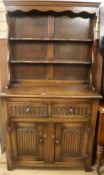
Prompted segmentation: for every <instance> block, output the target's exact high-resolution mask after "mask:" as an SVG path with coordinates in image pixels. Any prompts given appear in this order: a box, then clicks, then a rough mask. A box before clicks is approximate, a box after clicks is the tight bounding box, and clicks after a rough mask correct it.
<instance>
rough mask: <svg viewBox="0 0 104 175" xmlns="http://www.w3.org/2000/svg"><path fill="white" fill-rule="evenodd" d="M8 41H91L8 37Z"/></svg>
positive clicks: (89, 40) (84, 40)
mask: <svg viewBox="0 0 104 175" xmlns="http://www.w3.org/2000/svg"><path fill="white" fill-rule="evenodd" d="M9 40H10V41H66V42H91V43H92V42H93V40H92V39H73V38H71V39H66V38H14V37H10V38H9Z"/></svg>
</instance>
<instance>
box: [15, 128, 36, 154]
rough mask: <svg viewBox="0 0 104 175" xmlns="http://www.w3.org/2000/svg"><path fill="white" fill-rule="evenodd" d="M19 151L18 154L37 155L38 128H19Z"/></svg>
mask: <svg viewBox="0 0 104 175" xmlns="http://www.w3.org/2000/svg"><path fill="white" fill-rule="evenodd" d="M17 151H18V155H21V156H22V155H36V154H37V146H36V129H35V128H17Z"/></svg>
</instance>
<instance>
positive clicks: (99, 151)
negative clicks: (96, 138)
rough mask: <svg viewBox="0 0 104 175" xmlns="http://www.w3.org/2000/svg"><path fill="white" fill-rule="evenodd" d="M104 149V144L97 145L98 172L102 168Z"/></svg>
mask: <svg viewBox="0 0 104 175" xmlns="http://www.w3.org/2000/svg"><path fill="white" fill-rule="evenodd" d="M103 150H104V147H103V146H101V145H97V152H96V170H97V173H99V169H100V167H101V164H102V156H103Z"/></svg>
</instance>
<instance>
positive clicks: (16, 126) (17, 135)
mask: <svg viewBox="0 0 104 175" xmlns="http://www.w3.org/2000/svg"><path fill="white" fill-rule="evenodd" d="M9 128H10V139H11V150H12V154H11V155H12V160H13V161H20V160H25V161H26V160H28V161H29V160H34V161H35V160H38V161H42V160H43V126H42V124H41V123H40V124H36V123H33V122H12V123H11V124H10V127H9Z"/></svg>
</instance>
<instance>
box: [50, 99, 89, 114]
mask: <svg viewBox="0 0 104 175" xmlns="http://www.w3.org/2000/svg"><path fill="white" fill-rule="evenodd" d="M91 108H92V107H91V104H88V103H80V102H79V103H76V102H75V103H68V104H53V105H52V108H51V111H52V116H80V117H81V116H82V117H90V116H91V111H92V109H91Z"/></svg>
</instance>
